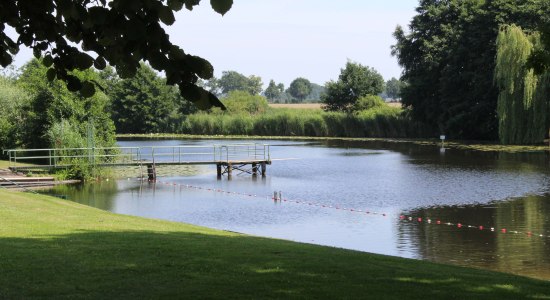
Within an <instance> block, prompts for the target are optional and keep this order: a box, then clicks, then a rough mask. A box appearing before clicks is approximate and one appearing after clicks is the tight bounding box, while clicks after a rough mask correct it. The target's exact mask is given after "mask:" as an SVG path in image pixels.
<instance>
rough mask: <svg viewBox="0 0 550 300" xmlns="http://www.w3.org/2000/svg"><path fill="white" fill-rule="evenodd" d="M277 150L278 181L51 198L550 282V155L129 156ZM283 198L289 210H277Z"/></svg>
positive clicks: (91, 191)
mask: <svg viewBox="0 0 550 300" xmlns="http://www.w3.org/2000/svg"><path fill="white" fill-rule="evenodd" d="M242 142H252V143H267V144H270V145H271V157H272V158H273V159H282V160H274V161H273V164H272V165H270V166H268V167H267V176H266V177H265V178H262V177H261V176H259V177H255V178H253V177H252V176H251V175H249V174H240V175H239V174H238V173H234V174H233V176H232V179H231V180H228V179H227V177H225V176H224V177H223V178H222V179H221V180H217V179H216V167H215V166H205V165H203V166H186V167H182V166H179V167H164V168H159V169H158V176H159V178H158V181H157V182H156V183H148V182H143V181H141V180H138V179H137V178H136V177H135V176H136V174H135V173H136V172H135V171H136V170H133V173H132V171H124V173H123V174H126V178H124V179H121V180H116V181H112V180H111V181H106V182H101V183H92V184H86V185H77V186H59V187H56V188H54V189H53V190H51V191H49V192H48V193H52V194H56V195H64V196H67V198H68V199H70V200H72V201H76V202H79V203H83V204H86V205H90V206H94V207H97V208H100V209H104V210H108V211H112V212H116V213H121V214H128V215H136V216H143V217H150V218H158V219H165V220H171V221H178V222H185V223H191V224H196V225H201V226H206V227H211V228H217V229H223V230H229V231H236V232H242V233H246V234H251V235H257V236H265V237H273V238H282V239H287V240H293V241H299V242H305V243H313V244H319V245H329V246H334V247H341V248H347V249H355V250H359V251H366V252H373V253H380V254H386V255H393V256H400V257H407V258H414V259H423V260H430V261H434V262H442V263H450V264H456V265H464V266H470V267H476V268H484V269H491V270H497V271H503V272H509V273H514V274H520V275H525V276H530V277H535V278H541V279H550V181H549V179H550V177H549V175H550V172H549V170H550V169H549V166H550V165H549V157H548V154H547V153H542V152H538V153H517V154H513V153H497V152H482V151H474V150H459V149H442V148H440V147H439V146H429V145H417V144H414V143H405V142H387V141H338V140H331V141H312V142H310V141H307V142H304V141H278V140H274V141H271V140H265V141H219V140H216V141H212V140H146V141H140V140H133V141H119V144H120V145H121V146H138V145H139V146H145V145H155V146H173V145H209V144H220V143H242ZM274 191H277V192H279V191H280V193H281V194H282V198H283V201H274V200H273V199H272V197H273V193H274Z"/></svg>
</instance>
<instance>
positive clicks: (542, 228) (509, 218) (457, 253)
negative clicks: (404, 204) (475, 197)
mask: <svg viewBox="0 0 550 300" xmlns="http://www.w3.org/2000/svg"><path fill="white" fill-rule="evenodd" d="M549 198H550V195H544V196H527V197H524V198H519V199H513V200H509V201H504V202H496V203H493V204H490V205H478V206H462V207H460V206H456V207H433V208H426V209H415V210H411V211H407V212H404V213H405V214H410V215H414V216H417V217H420V218H422V220H423V222H418V221H415V220H413V222H398V223H397V224H399V225H398V227H399V238H400V239H401V240H403V241H408V243H410V245H412V247H413V248H414V249H415V250H416V251H417V255H418V256H417V258H421V259H427V260H431V261H437V262H445V263H447V262H451V263H455V264H459V265H465V266H473V267H479V268H486V269H492V270H496V271H502V272H510V273H516V274H523V275H527V276H532V277H539V278H545V279H550V258H549V256H548V254H549V253H550V246H549V242H550V230H549V229H550V218H549V217H548V215H549V213H550V204H549V203H548V199H549ZM427 219H431V220H434V221H435V220H442V221H443V222H444V223H445V222H450V223H453V224H457V223H461V224H463V225H464V226H463V227H462V228H458V226H456V225H453V226H447V225H437V224H436V223H435V222H432V223H431V224H429V223H427V222H426V220H427ZM467 225H472V226H475V227H479V226H483V227H484V229H485V230H479V229H478V228H468V227H467ZM491 227H494V228H495V231H494V232H491V231H489V230H487V229H488V228H491ZM501 229H506V233H503V232H502V230H501ZM514 232H519V233H514ZM529 232H531V233H532V235H529V234H528V233H529ZM539 234H542V235H544V237H540V236H538V235H539ZM405 251H406V250H405Z"/></svg>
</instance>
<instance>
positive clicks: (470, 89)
mask: <svg viewBox="0 0 550 300" xmlns="http://www.w3.org/2000/svg"><path fill="white" fill-rule="evenodd" d="M547 4H548V1H547V0H545V1H523V0H490V1H479V0H446V1H437V0H422V1H420V2H419V6H418V8H417V9H416V11H417V15H416V16H415V17H414V18H413V20H412V21H411V23H410V26H409V28H408V29H409V32H408V33H405V31H404V30H403V28H401V27H397V28H396V30H395V32H394V37H395V38H396V44H395V45H394V46H392V54H393V55H395V56H396V57H397V59H398V62H399V64H400V65H401V66H402V67H403V74H402V77H401V80H402V81H404V82H407V85H406V86H404V87H402V90H401V98H402V103H403V104H404V105H405V106H407V107H409V108H410V109H411V115H412V117H413V118H414V119H415V120H416V121H420V122H422V123H425V124H426V125H428V126H429V127H432V128H434V131H439V132H438V133H445V134H447V135H448V136H450V137H453V138H463V139H497V137H498V118H497V114H496V107H497V98H498V89H497V87H496V86H495V84H494V76H493V75H494V69H495V56H496V37H497V35H498V31H499V27H500V25H502V24H512V23H515V24H518V25H520V26H521V27H522V28H524V29H526V30H532V29H535V28H536V27H537V25H538V24H539V23H540V19H541V18H542V16H543V15H544V14H545V13H544V12H546V11H547Z"/></svg>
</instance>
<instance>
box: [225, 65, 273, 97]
mask: <svg viewBox="0 0 550 300" xmlns="http://www.w3.org/2000/svg"><path fill="white" fill-rule="evenodd" d="M217 85H218V86H219V88H220V90H221V93H222V94H223V95H226V94H228V93H229V92H231V91H245V92H248V93H250V94H251V95H258V94H260V92H261V91H262V85H263V83H262V79H261V78H260V77H258V76H255V75H251V76H249V77H246V76H244V75H243V74H241V73H239V72H236V71H223V72H222V77H221V78H220V79H219V80H218V81H217Z"/></svg>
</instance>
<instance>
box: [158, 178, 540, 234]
mask: <svg viewBox="0 0 550 300" xmlns="http://www.w3.org/2000/svg"><path fill="white" fill-rule="evenodd" d="M157 183H159V184H162V185H167V186H179V187H184V188H188V189H195V190H202V191H208V192H215V193H223V194H227V195H239V196H245V197H251V198H258V199H271V200H273V201H281V202H287V203H295V204H302V205H308V206H315V207H321V208H330V209H336V210H343V211H348V212H353V213H361V214H364V215H377V216H382V217H387V216H388V215H389V214H387V213H381V212H375V211H370V210H361V209H354V208H346V207H344V206H339V205H326V204H320V203H315V202H311V201H307V200H293V199H288V198H282V197H281V199H277V198H274V197H273V196H271V197H270V196H265V197H264V196H258V195H256V194H251V193H240V192H231V191H225V190H222V189H215V188H206V187H201V186H194V185H189V184H179V183H173V182H164V181H158V180H157ZM399 220H401V221H402V222H408V223H410V224H428V225H436V226H437V225H440V226H441V225H443V226H452V227H456V228H459V229H463V228H467V229H477V230H480V231H485V232H495V233H497V232H499V233H502V234H506V233H513V234H520V235H526V236H528V237H541V238H550V235H545V234H540V233H534V232H533V231H517V230H508V229H506V228H495V227H486V226H483V225H467V224H464V223H453V222H444V221H441V220H439V219H432V218H426V219H423V218H421V217H414V216H406V215H400V216H399Z"/></svg>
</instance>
